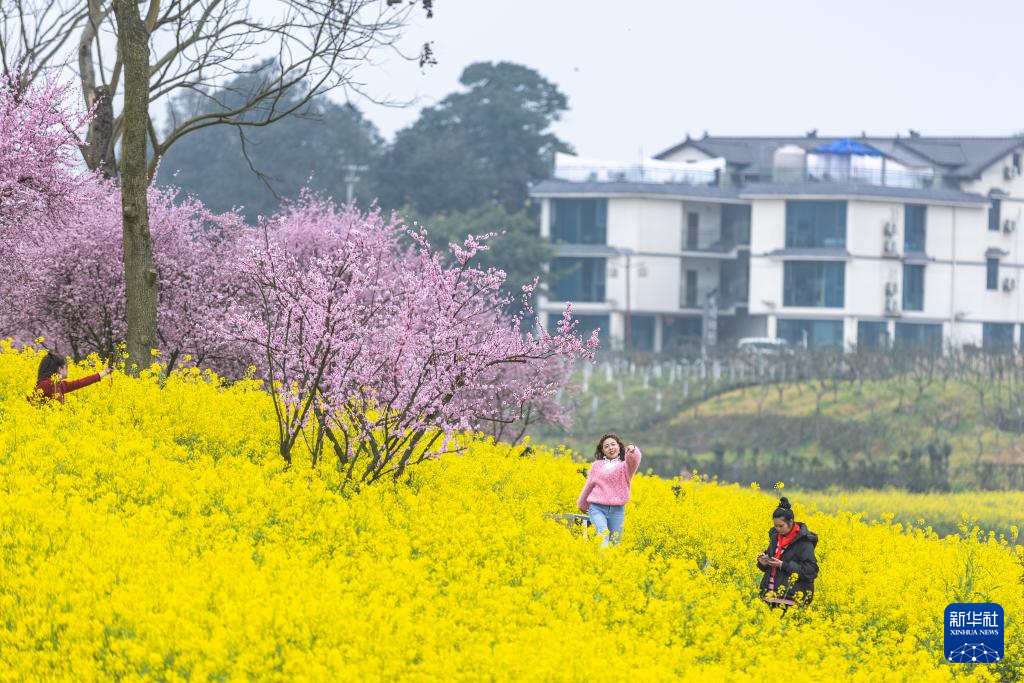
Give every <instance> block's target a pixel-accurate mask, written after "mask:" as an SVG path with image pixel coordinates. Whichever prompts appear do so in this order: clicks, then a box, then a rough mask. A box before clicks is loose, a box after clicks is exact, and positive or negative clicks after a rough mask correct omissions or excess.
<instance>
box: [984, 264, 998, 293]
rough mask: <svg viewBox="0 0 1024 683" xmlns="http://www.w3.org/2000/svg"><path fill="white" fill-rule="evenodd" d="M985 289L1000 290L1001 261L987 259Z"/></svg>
mask: <svg viewBox="0 0 1024 683" xmlns="http://www.w3.org/2000/svg"><path fill="white" fill-rule="evenodd" d="M985 287H986V288H987V289H999V259H997V258H990V259H985Z"/></svg>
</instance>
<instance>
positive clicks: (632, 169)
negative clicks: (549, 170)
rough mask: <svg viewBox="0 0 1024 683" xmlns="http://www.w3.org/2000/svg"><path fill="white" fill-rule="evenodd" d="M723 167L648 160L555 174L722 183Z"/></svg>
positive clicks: (597, 179) (579, 179) (595, 179)
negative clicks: (682, 166) (672, 165)
mask: <svg viewBox="0 0 1024 683" xmlns="http://www.w3.org/2000/svg"><path fill="white" fill-rule="evenodd" d="M720 176H721V174H720V172H719V171H709V170H703V169H692V170H690V169H674V168H672V169H669V168H657V167H653V166H647V165H645V164H631V165H616V166H570V167H556V168H555V173H554V177H555V178H557V179H558V180H568V181H570V182H576V183H675V184H678V185H694V186H696V185H718V184H719V180H720Z"/></svg>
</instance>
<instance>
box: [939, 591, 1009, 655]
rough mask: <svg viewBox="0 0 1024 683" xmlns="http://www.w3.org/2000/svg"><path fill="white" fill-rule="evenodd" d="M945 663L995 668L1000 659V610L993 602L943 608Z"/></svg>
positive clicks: (1001, 613) (1001, 652) (1001, 633)
mask: <svg viewBox="0 0 1024 683" xmlns="http://www.w3.org/2000/svg"><path fill="white" fill-rule="evenodd" d="M945 624H946V625H945V631H946V639H945V649H946V652H945V656H946V661H948V662H953V663H955V664H995V663H996V662H998V661H1000V660H1001V659H1002V658H1003V626H1004V624H1005V620H1004V618H1003V608H1002V607H1000V606H999V605H998V604H996V603H994V602H954V603H952V604H950V605H949V606H947V607H946V615H945Z"/></svg>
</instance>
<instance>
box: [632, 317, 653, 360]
mask: <svg viewBox="0 0 1024 683" xmlns="http://www.w3.org/2000/svg"><path fill="white" fill-rule="evenodd" d="M629 334H630V338H629V343H630V348H631V349H632V350H633V351H653V350H654V316H653V315H637V314H635V313H634V314H632V315H630V316H629Z"/></svg>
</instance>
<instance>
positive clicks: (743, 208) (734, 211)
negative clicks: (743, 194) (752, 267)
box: [722, 204, 750, 244]
mask: <svg viewBox="0 0 1024 683" xmlns="http://www.w3.org/2000/svg"><path fill="white" fill-rule="evenodd" d="M722 239H723V240H724V241H725V242H726V243H728V244H732V243H734V242H735V243H738V244H750V205H749V204H722Z"/></svg>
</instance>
